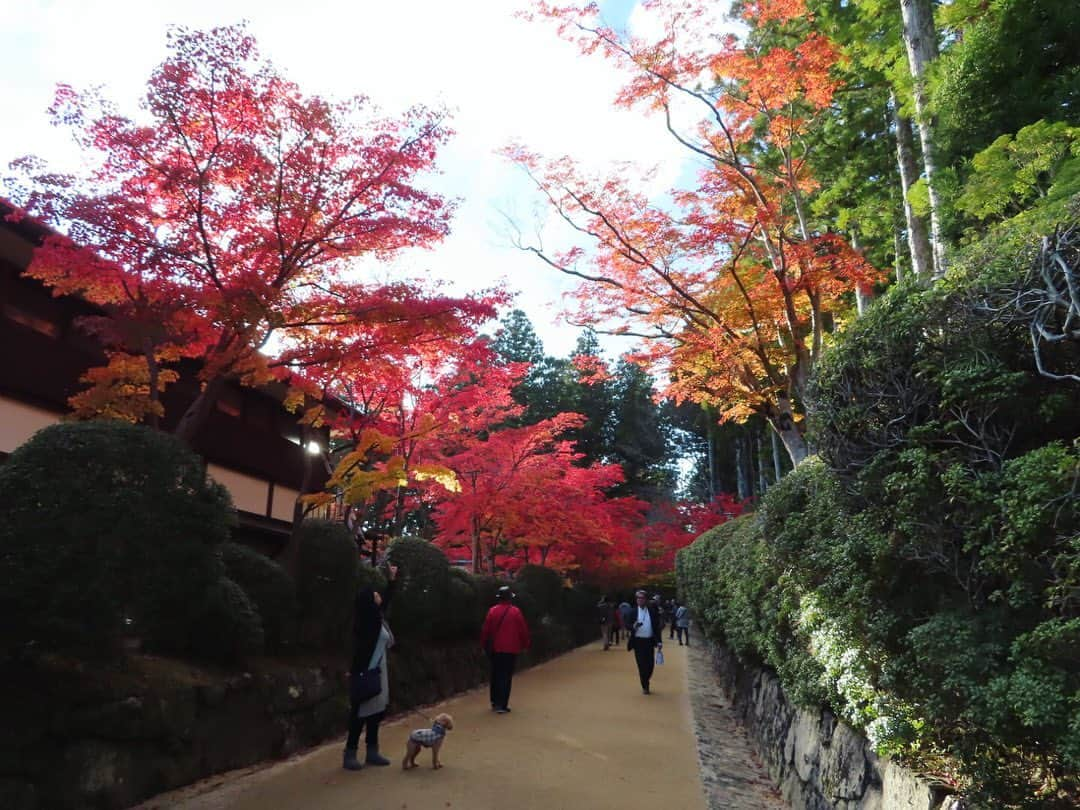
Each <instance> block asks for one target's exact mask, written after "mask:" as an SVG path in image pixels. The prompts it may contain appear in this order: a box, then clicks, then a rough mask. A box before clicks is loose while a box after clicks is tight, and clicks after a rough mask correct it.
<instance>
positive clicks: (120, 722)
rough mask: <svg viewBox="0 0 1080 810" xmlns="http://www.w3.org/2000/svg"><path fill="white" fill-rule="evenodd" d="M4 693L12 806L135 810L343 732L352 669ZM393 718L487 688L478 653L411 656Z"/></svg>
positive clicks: (18, 673)
mask: <svg viewBox="0 0 1080 810" xmlns="http://www.w3.org/2000/svg"><path fill="white" fill-rule="evenodd" d="M2 674H3V683H4V689H3V690H0V716H2V717H3V720H2V722H0V807H2V808H5V810H51V808H64V810H79V809H81V808H108V809H109V810H113V808H124V807H130V806H131V805H133V804H136V803H138V802H140V801H142V800H144V799H146V798H148V797H150V796H153V795H154V794H156V793H159V792H162V791H165V790H170V789H173V788H176V787H180V786H183V785H186V784H190V783H192V782H195V781H197V780H198V779H201V778H203V777H206V776H209V775H212V774H215V773H220V772H222V771H226V770H231V769H233V768H241V767H245V766H248V765H253V764H255V763H258V762H261V761H263V760H268V759H275V758H279V757H284V756H288V755H289V754H292V753H294V752H295V751H297V750H300V749H302V748H305V747H309V746H312V745H316V744H318V743H321V742H324V741H326V740H328V739H332V738H333V737H335V736H338V735H342V736H343V734H344V728H345V724H346V721H347V714H348V705H347V697H346V689H345V664H344V662H342V661H336V660H321V661H320V660H314V659H312V660H307V661H304V660H292V661H281V660H270V659H266V660H260V661H253V662H251V664H250V666H249V667H248V668H247V669H246V670H244V671H227V670H222V669H215V668H212V667H203V666H198V665H194V664H191V663H188V662H183V661H177V660H173V659H167V658H160V657H156V656H149V655H128V656H126V657H123V658H120V659H117V660H113V661H102V662H97V663H90V662H84V661H77V660H74V659H64V658H61V657H58V656H51V657H44V658H41V659H38V660H36V661H35V662H34V663H33V664H32V665H31V664H24V665H21V666H15V665H11V666H8V667H6V668H5V670H4V672H3V673H2ZM390 676H391V686H390V692H391V706H390V711H391V713H393V712H395V711H401V710H402V709H404V708H408V707H412V706H418V705H423V704H427V703H434V702H436V701H439V700H442V699H444V698H446V697H449V696H450V695H452V694H455V693H457V692H462V691H465V690H467V689H470V688H473V687H475V686H478V685H479V684H481V683H483V682H484V681H486V678H487V663H486V660H485V658H484V656H483V653H482V652H481V651H480V650H479V649H478V647H477V645H476V644H475V643H468V644H456V645H442V646H433V645H432V646H424V647H421V646H415V647H413V646H409V645H408V644H403V645H400V646H399V647H398V648H395V650H393V651H392V653H391V659H390Z"/></svg>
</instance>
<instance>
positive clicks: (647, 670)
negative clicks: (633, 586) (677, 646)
mask: <svg viewBox="0 0 1080 810" xmlns="http://www.w3.org/2000/svg"><path fill="white" fill-rule="evenodd" d="M634 596H635V601H636V602H637V611H636V613H635V615H634V623H633V625H631V627H630V628H629V631H630V638H629V640H628V641H627V643H626V649H627V650H633V651H634V659H635V661H636V662H637V669H638V677H639V678H640V679H641V691H642V693H643V694H646V695H648V694H650V692H649V681H650V680H651V679H652V674H653V669H654V668H655V666H656V650H657V648H660V649H663V646H664V639H663V636H662V635H661V631H662V630H663V624H662V623H661V621H660V613H659V611H658V610H657V608H656V605H655V604H649V602H648V595H647V594H646V593H645V591H638V592H637V593H636V594H634Z"/></svg>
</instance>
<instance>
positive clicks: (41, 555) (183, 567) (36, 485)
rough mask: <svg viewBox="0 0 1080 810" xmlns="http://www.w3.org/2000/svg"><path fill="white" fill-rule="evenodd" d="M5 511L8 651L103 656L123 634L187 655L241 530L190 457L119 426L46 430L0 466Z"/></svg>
mask: <svg viewBox="0 0 1080 810" xmlns="http://www.w3.org/2000/svg"><path fill="white" fill-rule="evenodd" d="M0 503H3V504H4V508H3V510H2V511H0V615H2V616H3V625H2V630H0V633H2V644H3V645H4V646H5V647H6V648H8V649H11V648H13V647H16V646H23V645H27V644H33V645H34V646H35V647H37V648H41V649H55V648H57V647H62V646H71V645H74V646H78V647H82V648H83V649H85V650H91V651H99V652H101V651H107V650H109V649H111V647H110V644H109V641H110V640H111V639H112V638H114V637H115V636H116V635H117V634H118V633H120V632H121V631H122V630H123V629H125V628H126V631H127V632H131V633H136V634H138V635H140V636H142V637H143V638H144V640H145V642H146V644H147V645H148V646H149V647H151V648H157V649H163V650H182V649H183V648H184V646H185V645H186V644H187V642H188V638H189V632H188V631H189V629H190V626H191V622H192V618H191V605H193V604H196V603H198V602H199V601H200V600H201V599H202V598H203V597H204V595H205V593H206V592H207V591H208V590H209V589H210V588H211V587H212V586H213V585H214V583H216V582H217V580H218V579H219V578H220V576H221V574H222V567H221V563H220V560H219V559H218V557H217V555H216V554H215V549H216V547H217V546H218V545H220V544H221V543H223V542H224V541H225V540H226V539H227V538H228V533H229V526H230V525H231V523H232V521H233V520H234V516H233V511H232V508H231V504H230V502H229V497H228V494H227V493H226V491H225V490H224V488H222V487H221V486H219V485H217V484H215V483H213V482H212V481H209V480H207V478H206V476H205V474H204V472H203V465H202V462H201V461H200V459H199V458H198V457H197V456H196V455H194V454H193V453H192V452H191V451H190V450H189V449H188V448H187V447H185V446H184V445H183V444H182V443H181V442H180V441H178V440H177V439H175V438H173V437H171V436H168V435H166V434H163V433H160V432H157V431H154V430H151V429H149V428H146V427H140V426H135V425H129V424H126V423H122V422H81V423H67V424H60V425H54V426H52V427H49V428H46V429H44V430H41V431H39V432H38V433H36V434H35V435H34V436H33V438H31V439H30V440H29V441H28V442H26V443H25V444H24V445H22V446H21V447H19V448H17V449H16V450H15V452H14V453H12V454H11V457H10V458H9V459H8V460H7V461H6V462H5V463H4V464H3V465H2V466H0Z"/></svg>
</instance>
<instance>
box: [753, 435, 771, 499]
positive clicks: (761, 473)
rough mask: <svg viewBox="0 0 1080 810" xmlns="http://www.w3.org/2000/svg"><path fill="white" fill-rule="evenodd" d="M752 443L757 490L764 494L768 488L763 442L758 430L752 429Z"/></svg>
mask: <svg viewBox="0 0 1080 810" xmlns="http://www.w3.org/2000/svg"><path fill="white" fill-rule="evenodd" d="M754 444H755V445H756V446H757V452H755V453H754V456H755V457H756V458H757V474H758V492H760V493H761V494H762V495H764V494H765V492H766V491H767V490H768V489H769V480H768V478H767V477H766V476H765V442H764V440H763V438H762V435H761V431H759V430H755V431H754Z"/></svg>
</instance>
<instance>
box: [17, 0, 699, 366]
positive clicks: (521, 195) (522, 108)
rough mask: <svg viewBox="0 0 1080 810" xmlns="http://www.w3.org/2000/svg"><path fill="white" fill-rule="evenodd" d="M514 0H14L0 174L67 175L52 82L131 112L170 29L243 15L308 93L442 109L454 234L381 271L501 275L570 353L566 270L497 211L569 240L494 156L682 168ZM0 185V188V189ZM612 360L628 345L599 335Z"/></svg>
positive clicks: (457, 282)
mask: <svg viewBox="0 0 1080 810" xmlns="http://www.w3.org/2000/svg"><path fill="white" fill-rule="evenodd" d="M524 4H525V0H465V1H464V2H457V3H454V2H447V0H395V2H384V1H383V0H379V1H376V0H352V2H341V1H340V0H338V2H333V0H304V2H299V3H298V2H296V1H295V0H288V2H283V1H282V0H186V2H184V3H170V4H165V3H148V2H146V0H138V2H132V0H95V2H86V0H21V2H19V3H15V4H12V5H11V7H10V8H7V9H5V11H4V25H3V26H2V27H0V75H2V76H4V77H5V78H4V90H3V103H4V116H3V118H4V121H3V124H2V126H0V178H2V177H3V175H4V174H5V173H6V168H7V164H8V163H9V162H10V161H11V160H14V159H16V158H18V157H21V156H23V155H27V154H35V155H38V156H40V157H42V158H45V159H46V160H47V161H48V162H49V165H50V166H54V167H56V168H59V169H71V168H74V165H75V163H76V162H77V161H78V160H79V155H78V153H77V151H76V150H75V149H74V145H73V143H72V142H71V137H70V135H69V134H67V133H66V132H65V131H64V130H60V129H56V128H53V127H52V126H51V125H50V124H49V123H48V119H47V116H46V110H47V108H48V106H49V104H50V102H51V100H52V96H53V91H54V88H55V86H56V84H57V83H59V82H65V83H68V84H71V85H73V86H75V87H76V88H86V87H90V86H93V85H103V86H104V87H105V94H106V96H107V97H109V98H111V99H112V100H113V101H114V102H115V103H116V104H117V105H118V106H119V108H120V110H121V111H123V112H125V113H128V114H131V115H136V114H137V111H138V102H139V99H140V97H141V95H142V92H143V89H144V87H145V82H146V79H147V78H148V77H149V75H150V73H151V71H152V70H153V68H154V67H155V66H156V65H157V64H158V63H159V62H160V61H161V60H162V59H163V58H164V56H165V32H166V29H167V27H168V26H169V25H170V24H181V25H186V26H189V27H194V28H204V27H209V26H214V25H228V24H233V23H236V22H239V21H241V20H247V21H248V24H249V30H250V31H251V32H252V33H253V34H254V36H255V37H256V39H257V41H258V43H259V47H260V50H261V52H262V53H263V55H264V56H266V57H269V58H270V59H271V60H272V61H273V62H274V63H275V64H276V65H277V66H278V68H279V69H281V71H282V72H283V73H284V74H285V75H286V76H287V77H288V78H289V79H291V80H292V81H294V82H296V83H297V84H298V85H299V86H300V88H301V90H302V91H303V92H304V93H306V94H311V95H321V96H327V97H333V98H341V97H346V96H351V95H354V94H357V93H362V94H364V95H367V96H369V97H370V98H371V99H372V100H373V101H375V102H376V103H377V104H379V105H380V107H381V108H382V109H383V110H384V111H385V112H389V113H392V112H394V111H396V110H403V109H405V108H407V107H409V106H411V105H413V104H417V103H422V104H426V105H429V106H439V105H442V106H445V107H446V108H447V109H448V110H449V111H450V113H451V122H452V123H451V126H452V127H453V128H454V130H455V131H456V133H457V134H456V136H455V138H454V139H453V141H452V142H451V143H450V145H449V146H448V147H447V148H446V149H445V151H444V152H443V155H442V157H441V159H440V161H439V167H440V170H441V174H440V175H439V176H438V177H433V178H431V179H430V180H429V181H428V182H427V185H428V186H429V187H431V188H433V189H436V190H438V191H440V192H441V193H443V194H445V195H447V196H449V197H454V198H459V199H460V201H461V202H460V207H459V209H458V212H457V214H456V216H455V219H454V222H453V224H452V233H451V235H450V237H449V238H448V239H447V240H445V242H444V243H442V244H441V245H440V246H438V247H437V248H436V249H435V250H433V251H410V252H407V253H405V254H403V255H402V256H400V257H399V259H398V260H397V261H396V262H395V263H394V266H392V267H386V268H381V271H382V272H385V273H386V274H387V276H388V277H392V276H394V275H396V274H404V275H408V276H418V275H428V276H430V277H432V278H438V279H442V280H445V282H446V283H447V284H448V285H449V289H450V290H451V291H453V292H466V291H469V290H475V289H480V288H486V287H490V286H492V285H494V284H497V283H504V284H505V285H506V286H507V287H508V288H509V289H511V290H514V291H516V292H517V293H518V297H517V299H516V301H515V304H514V305H515V306H517V307H519V308H521V309H523V310H524V311H525V312H526V314H527V315H528V316H529V318H530V320H531V321H532V323H533V325H534V326H535V328H536V330H537V332H538V334H539V335H540V337H541V339H542V340H543V342H544V347H545V350H546V351H547V353H548V354H551V355H555V356H565V355H566V354H568V353H569V352H570V351H571V350H572V349H573V347H574V344H575V343H576V340H577V337H578V335H579V334H580V329H579V328H577V327H573V326H570V325H568V324H566V323H565V322H564V321H563V320H562V319H561V318H560V313H561V311H562V309H563V307H564V303H563V300H562V298H563V295H564V293H566V292H567V291H568V290H570V289H571V288H572V286H573V283H572V280H571V279H569V278H568V277H566V276H563V275H562V274H560V273H558V272H557V271H555V270H553V269H551V268H549V267H548V266H546V265H545V264H543V262H542V261H541V260H540V259H538V258H536V257H535V256H532V255H530V254H526V253H523V252H522V251H520V250H517V249H515V248H514V247H512V245H511V243H510V237H509V233H508V230H507V226H506V218H507V217H508V216H509V217H510V218H511V219H512V220H513V221H514V222H515V223H517V224H518V226H519V227H520V228H521V229H522V230H523V231H524V232H525V233H532V232H535V231H537V230H538V229H539V231H540V232H541V233H542V234H543V237H544V244H545V247H547V246H558V245H560V244H568V241H567V240H568V239H569V236H568V234H567V232H566V231H565V230H563V229H562V228H561V227H560V224H559V223H557V222H556V221H555V220H554V219H553V218H552V217H551V215H550V212H548V211H547V210H546V209H545V208H544V206H543V204H542V201H541V200H540V199H539V198H538V196H537V194H536V193H535V191H534V190H533V189H532V188H531V186H530V184H529V182H528V180H527V178H525V177H524V175H523V174H522V173H521V170H520V169H517V168H516V167H514V166H513V165H511V164H509V163H508V162H506V161H505V160H504V159H502V158H501V157H499V156H498V155H497V154H496V152H497V150H499V149H500V148H501V147H503V146H505V145H507V144H508V143H510V142H513V141H516V142H520V143H522V144H523V145H525V146H527V147H529V148H530V149H532V150H534V151H536V152H539V153H540V154H543V155H545V156H548V157H560V156H562V155H571V156H573V157H574V158H575V159H576V160H577V161H578V162H579V163H580V164H582V166H583V167H584V168H586V169H590V170H597V171H603V170H605V169H606V168H609V167H610V166H611V165H612V163H613V162H617V161H631V162H633V163H635V164H638V165H640V166H641V167H642V169H643V171H644V169H646V168H648V167H656V169H657V171H656V174H655V175H654V178H653V179H652V180H651V181H650V182H651V183H652V184H653V185H654V189H653V190H654V191H656V192H657V193H658V194H659V193H661V192H662V191H664V190H666V189H668V188H670V187H671V186H672V185H673V184H674V183H675V182H676V181H677V180H678V179H679V178H680V176H685V174H686V173H687V171H688V169H689V164H688V163H687V162H686V158H685V153H684V151H683V150H682V149H681V148H680V147H678V146H677V145H676V144H675V143H674V142H673V141H672V139H671V137H670V135H668V133H667V132H666V130H665V128H664V123H663V121H662V120H660V119H657V118H650V117H647V116H645V115H643V114H642V113H640V112H628V111H620V110H615V109H614V108H613V105H612V99H613V98H614V96H615V93H616V91H617V90H618V88H619V87H620V84H621V76H620V74H619V73H618V72H617V71H616V70H615V68H614V66H613V65H611V64H610V63H609V62H607V61H606V60H604V59H603V58H601V57H599V56H592V57H585V56H581V55H580V54H579V53H578V52H577V49H576V48H575V47H574V46H573V45H570V44H568V43H565V42H563V41H562V40H560V39H559V38H558V36H557V34H556V32H555V30H554V27H553V26H551V25H548V24H545V23H542V22H528V21H525V20H522V19H520V18H516V17H515V16H514V12H515V11H516V10H518V9H520V8H522V7H523V5H524ZM600 5H601V8H602V11H603V13H604V16H605V19H606V21H607V22H608V23H609V24H611V25H613V26H615V27H619V28H622V27H629V28H630V30H632V31H637V30H643V28H644V27H645V26H647V25H648V18H647V15H644V14H643V13H642V11H641V9H640V8H639V7H638V4H637V2H636V0H606V2H601V4H600ZM3 193H4V192H3V185H2V181H0V195H2V194H3ZM603 346H604V349H605V353H606V354H608V355H609V356H610V357H612V358H613V357H615V356H616V355H617V354H618V353H619V352H621V351H626V350H627V349H629V348H630V344H629V343H628V342H627V341H626V340H625V339H618V338H611V339H608V340H605V342H604V343H603Z"/></svg>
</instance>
